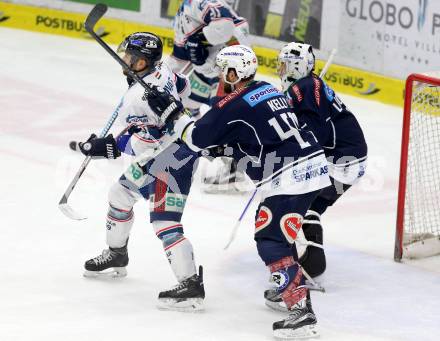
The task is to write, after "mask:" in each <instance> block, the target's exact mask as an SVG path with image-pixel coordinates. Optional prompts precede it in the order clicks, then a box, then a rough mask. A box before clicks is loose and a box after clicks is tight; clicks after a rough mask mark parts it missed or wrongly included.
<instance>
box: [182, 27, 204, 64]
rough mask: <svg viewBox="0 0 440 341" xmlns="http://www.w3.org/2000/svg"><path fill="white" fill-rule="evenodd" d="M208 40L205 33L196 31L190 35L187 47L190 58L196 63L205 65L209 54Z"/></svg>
mask: <svg viewBox="0 0 440 341" xmlns="http://www.w3.org/2000/svg"><path fill="white" fill-rule="evenodd" d="M208 45H209V44H208V42H207V41H206V38H205V36H204V35H203V33H201V32H200V33H196V34H193V35H191V36H189V37H188V39H187V41H186V43H185V48H186V50H187V51H188V56H189V60H190V61H191V63H193V64H194V65H203V64H205V62H206V59H207V58H208V56H209V51H208Z"/></svg>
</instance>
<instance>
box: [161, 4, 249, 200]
mask: <svg viewBox="0 0 440 341" xmlns="http://www.w3.org/2000/svg"><path fill="white" fill-rule="evenodd" d="M248 36H249V25H248V22H247V20H246V19H245V18H243V17H240V16H239V15H238V14H237V13H236V12H235V11H234V9H233V8H231V6H229V5H228V4H227V3H226V2H225V1H223V0H210V1H206V0H192V1H188V0H184V1H182V3H181V5H180V7H179V9H178V11H177V13H176V15H175V18H174V46H173V52H172V54H171V55H170V57H169V58H167V59H166V60H165V62H166V63H167V64H168V65H169V66H170V67H171V69H172V70H173V71H174V72H180V71H182V70H185V71H184V73H186V74H189V79H190V84H191V94H190V95H189V97H188V98H186V99H183V104H184V105H185V107H186V108H188V109H190V111H191V112H192V114H193V115H194V116H195V117H196V118H199V117H200V116H202V115H203V114H204V113H205V112H206V111H208V110H209V108H210V107H211V106H212V105H213V103H215V102H216V101H217V100H219V99H221V98H222V97H224V95H225V91H224V88H223V84H222V81H221V80H219V77H218V70H217V68H216V65H215V58H216V55H217V53H218V52H219V51H220V50H221V49H222V48H224V47H225V46H230V45H237V44H241V45H247V46H250V42H249V40H248ZM219 84H220V86H219ZM213 168H215V171H214V172H208V173H206V172H205V173H206V174H204V175H203V180H202V181H203V186H202V189H203V190H204V191H205V192H207V193H222V192H239V191H241V190H243V189H247V187H246V184H248V182H247V178H246V177H245V175H244V174H243V172H241V171H237V165H236V163H235V162H234V161H233V159H232V158H229V157H221V158H220V159H217V160H215V161H214V163H213V164H212V165H211V166H210V167H208V171H209V170H213Z"/></svg>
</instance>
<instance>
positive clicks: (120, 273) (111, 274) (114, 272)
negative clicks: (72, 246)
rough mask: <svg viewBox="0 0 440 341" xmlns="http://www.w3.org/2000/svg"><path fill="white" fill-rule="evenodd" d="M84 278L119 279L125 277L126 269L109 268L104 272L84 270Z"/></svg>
mask: <svg viewBox="0 0 440 341" xmlns="http://www.w3.org/2000/svg"><path fill="white" fill-rule="evenodd" d="M83 276H84V277H87V278H103V279H105V278H120V277H125V276H127V269H125V268H124V267H121V268H111V269H107V270H104V271H90V270H85V271H84V274H83Z"/></svg>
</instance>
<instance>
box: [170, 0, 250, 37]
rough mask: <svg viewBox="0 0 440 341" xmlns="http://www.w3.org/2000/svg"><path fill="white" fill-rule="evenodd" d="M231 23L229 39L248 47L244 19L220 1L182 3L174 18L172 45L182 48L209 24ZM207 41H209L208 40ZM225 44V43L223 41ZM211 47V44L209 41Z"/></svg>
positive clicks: (246, 28) (202, 0)
mask: <svg viewBox="0 0 440 341" xmlns="http://www.w3.org/2000/svg"><path fill="white" fill-rule="evenodd" d="M231 21H232V22H233V23H234V25H235V29H234V31H233V35H232V36H231V37H226V39H227V40H229V39H231V38H232V37H235V38H236V39H237V40H238V42H239V43H240V44H242V45H248V41H247V39H248V35H249V26H248V24H247V21H246V19H245V18H243V17H240V16H238V14H237V13H236V12H235V11H234V10H233V9H232V8H231V7H230V6H229V5H228V4H226V3H225V2H223V1H221V0H192V1H184V2H183V3H182V5H181V6H180V8H179V10H178V11H177V14H176V16H175V18H174V44H175V45H177V46H184V45H185V42H186V40H187V39H188V37H189V36H190V35H192V34H194V33H195V32H198V31H199V30H201V29H203V28H204V27H205V26H208V25H210V24H211V23H214V22H215V23H222V22H223V23H225V24H226V23H230V22H231ZM208 41H209V39H208ZM225 42H226V41H225ZM209 43H211V44H212V45H217V44H215V43H214V44H213V42H211V41H209Z"/></svg>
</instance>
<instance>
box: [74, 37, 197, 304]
mask: <svg viewBox="0 0 440 341" xmlns="http://www.w3.org/2000/svg"><path fill="white" fill-rule="evenodd" d="M118 52H119V53H121V54H122V58H123V60H124V61H125V62H126V64H127V65H128V66H129V67H130V68H131V69H132V70H133V71H135V72H136V73H137V74H138V75H139V76H140V77H142V79H143V80H144V81H145V83H147V84H151V85H155V86H158V87H161V88H162V89H164V91H165V92H166V93H167V94H169V96H172V97H173V98H174V99H175V100H176V101H180V98H181V97H184V96H187V95H188V93H187V92H185V89H189V86H188V84H187V83H188V80H187V79H186V78H185V77H183V76H182V75H178V74H175V73H173V72H172V71H171V70H170V69H169V68H168V67H167V66H166V65H165V64H163V63H161V57H162V42H161V40H160V39H159V38H158V37H157V36H156V35H154V34H152V33H148V32H138V33H133V34H131V35H130V36H128V37H127V38H126V39H125V40H124V41H123V42H122V43H121V45H120V47H119V49H118ZM124 73H126V72H125V71H124ZM128 83H129V88H128V90H127V92H126V93H125V95H124V97H123V98H122V101H121V103H120V104H119V106H118V108H117V109H116V110H117V111H118V114H119V121H120V125H121V129H122V128H129V130H128V131H129V133H127V134H124V135H122V136H120V137H118V138H116V139H115V138H114V137H113V136H112V135H108V136H106V137H103V138H97V137H96V136H94V135H92V136H91V137H90V138H89V139H88V140H87V141H86V142H84V143H79V147H80V149H81V151H82V152H83V153H84V154H85V155H88V156H91V157H92V158H99V157H105V158H108V159H114V158H117V157H118V156H120V155H121V152H123V153H126V154H129V155H133V156H135V157H136V159H134V160H133V161H132V162H131V164H130V166H129V167H128V169H127V170H126V171H125V172H124V174H123V175H121V177H120V178H119V180H118V181H117V182H116V183H115V184H113V186H112V187H111V189H110V192H109V196H108V200H109V206H108V214H107V222H106V224H103V227H104V226H105V231H106V242H107V245H108V249H105V250H104V251H103V252H102V254H100V255H98V256H97V257H94V258H92V259H90V260H88V261H87V262H86V263H85V273H84V275H85V276H86V277H96V276H101V275H106V276H108V275H110V276H116V277H122V276H125V275H126V269H125V268H126V266H127V265H128V251H127V243H128V239H129V236H130V231H131V228H132V226H133V223H134V218H135V217H134V212H133V206H134V205H135V203H136V202H137V201H139V200H141V199H145V200H149V201H150V221H151V223H152V226H153V229H154V231H155V234H156V236H157V237H158V238H159V239H160V240H161V242H162V245H163V248H164V251H165V254H166V257H167V258H168V261H169V263H170V266H171V269H172V270H173V272H174V275H175V276H176V279H177V280H178V282H179V283H178V284H177V286H176V287H174V288H172V289H170V290H166V291H163V292H161V293H160V294H159V303H158V305H159V308H161V309H170V310H179V311H186V310H189V311H193V310H201V309H203V298H204V295H205V293H204V286H203V280H202V273H201V269H200V271H199V275H197V271H196V266H195V261H194V254H193V247H192V245H191V243H190V241H189V240H188V239H187V238H186V237H185V235H184V231H183V226H182V224H181V222H180V220H181V217H182V214H183V210H184V207H185V202H186V198H187V196H188V194H189V190H190V187H191V181H192V175H193V172H194V171H195V167H196V165H197V159H198V154H197V153H196V152H193V151H191V150H190V149H189V148H188V147H187V146H185V145H184V144H182V143H172V144H170V145H168V147H167V148H166V149H165V150H164V151H162V153H161V154H159V155H157V156H156V157H155V158H153V159H152V158H151V156H152V154H153V153H154V152H155V148H160V146H161V145H163V144H167V143H166V141H165V139H166V137H167V136H168V137H169V135H168V134H165V131H164V129H163V125H162V124H161V121H160V120H159V117H158V116H157V115H156V114H155V113H154V111H152V109H151V108H150V107H149V105H148V103H147V102H146V99H145V97H144V92H145V90H144V88H143V87H142V86H141V85H140V84H139V83H137V82H136V81H134V80H133V79H128ZM152 266H154V265H152Z"/></svg>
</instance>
